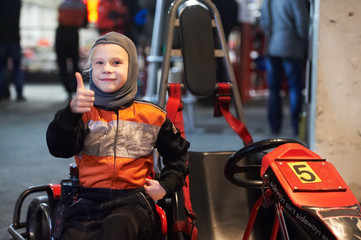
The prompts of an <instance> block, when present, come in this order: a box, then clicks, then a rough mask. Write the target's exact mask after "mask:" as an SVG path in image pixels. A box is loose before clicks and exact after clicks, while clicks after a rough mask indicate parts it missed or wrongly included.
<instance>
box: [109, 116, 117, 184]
mask: <svg viewBox="0 0 361 240" xmlns="http://www.w3.org/2000/svg"><path fill="white" fill-rule="evenodd" d="M115 113H116V114H117V123H116V129H115V137H114V147H113V148H114V163H113V181H112V184H111V185H113V184H114V181H115V178H116V172H117V171H116V159H117V139H118V130H119V110H115Z"/></svg>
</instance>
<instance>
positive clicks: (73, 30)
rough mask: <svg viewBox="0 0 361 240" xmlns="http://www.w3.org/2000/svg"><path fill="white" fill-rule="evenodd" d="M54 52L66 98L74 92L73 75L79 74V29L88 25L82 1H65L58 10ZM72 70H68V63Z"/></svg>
mask: <svg viewBox="0 0 361 240" xmlns="http://www.w3.org/2000/svg"><path fill="white" fill-rule="evenodd" d="M58 14H59V15H58V27H57V29H56V35H55V52H56V56H57V64H58V68H59V75H60V80H61V82H62V84H63V85H64V88H65V90H66V92H67V93H68V98H69V99H71V98H72V94H74V93H75V92H76V79H75V75H74V74H75V73H76V72H79V29H80V28H82V27H86V26H87V24H88V19H87V7H86V5H85V4H84V3H83V1H82V0H65V1H63V2H62V3H61V4H60V6H59V8H58ZM69 60H70V61H71V65H72V69H71V71H70V70H69V69H68V61H69Z"/></svg>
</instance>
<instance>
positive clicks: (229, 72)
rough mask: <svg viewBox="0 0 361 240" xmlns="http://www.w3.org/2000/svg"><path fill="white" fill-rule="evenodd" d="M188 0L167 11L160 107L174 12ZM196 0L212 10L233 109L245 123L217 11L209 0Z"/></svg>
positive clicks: (178, 2) (168, 62)
mask: <svg viewBox="0 0 361 240" xmlns="http://www.w3.org/2000/svg"><path fill="white" fill-rule="evenodd" d="M187 1H188V0H176V1H174V2H173V3H172V5H171V7H170V9H169V12H168V19H167V24H168V25H167V32H166V35H165V36H166V37H165V43H166V44H165V52H164V58H163V64H162V75H161V82H160V90H159V96H158V104H159V105H160V106H161V107H163V108H164V107H165V100H166V89H167V86H168V75H169V65H170V57H171V51H172V45H173V36H174V35H173V34H174V26H175V25H176V22H177V19H176V13H177V10H178V7H179V6H180V5H181V4H183V3H185V2H187ZM198 2H200V3H202V4H204V5H205V6H207V8H208V10H209V11H211V12H212V14H213V16H214V20H215V26H216V28H217V33H218V37H219V38H220V42H221V46H222V50H221V51H223V62H224V64H225V66H226V70H227V71H226V72H227V75H228V78H229V80H230V82H231V84H232V95H233V99H234V104H235V110H236V114H237V118H238V119H239V120H241V121H242V122H243V123H245V117H244V114H243V107H242V102H241V98H240V95H239V92H238V87H237V82H236V77H235V75H234V71H233V68H232V65H231V60H230V58H229V54H228V46H227V42H226V38H225V36H224V31H223V27H222V21H221V18H220V15H219V12H218V10H217V8H216V6H215V5H214V4H213V3H212V2H211V1H210V0H198Z"/></svg>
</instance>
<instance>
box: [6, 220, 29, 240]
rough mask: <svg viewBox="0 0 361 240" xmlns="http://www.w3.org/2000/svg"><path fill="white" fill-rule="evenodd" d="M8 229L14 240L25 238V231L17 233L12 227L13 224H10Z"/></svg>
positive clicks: (23, 239)
mask: <svg viewBox="0 0 361 240" xmlns="http://www.w3.org/2000/svg"><path fill="white" fill-rule="evenodd" d="M8 231H9V233H10V235H11V237H12V238H13V239H14V240H25V233H18V232H17V231H16V229H15V227H14V224H11V225H10V227H9V228H8Z"/></svg>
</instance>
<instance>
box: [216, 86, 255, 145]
mask: <svg viewBox="0 0 361 240" xmlns="http://www.w3.org/2000/svg"><path fill="white" fill-rule="evenodd" d="M217 85H218V91H217V94H216V96H217V99H216V104H215V108H214V116H215V117H219V116H221V115H223V116H224V118H225V119H226V121H227V123H228V124H229V126H230V127H231V128H232V129H233V131H235V132H236V133H237V135H238V136H239V137H240V138H241V139H242V141H243V143H244V144H245V145H249V144H251V143H253V139H252V137H251V134H250V133H249V132H248V129H247V127H246V126H245V125H244V124H243V123H242V122H241V121H240V120H239V119H238V118H236V117H234V116H233V115H232V114H231V112H230V111H229V105H230V104H231V84H229V83H218V84H217Z"/></svg>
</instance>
